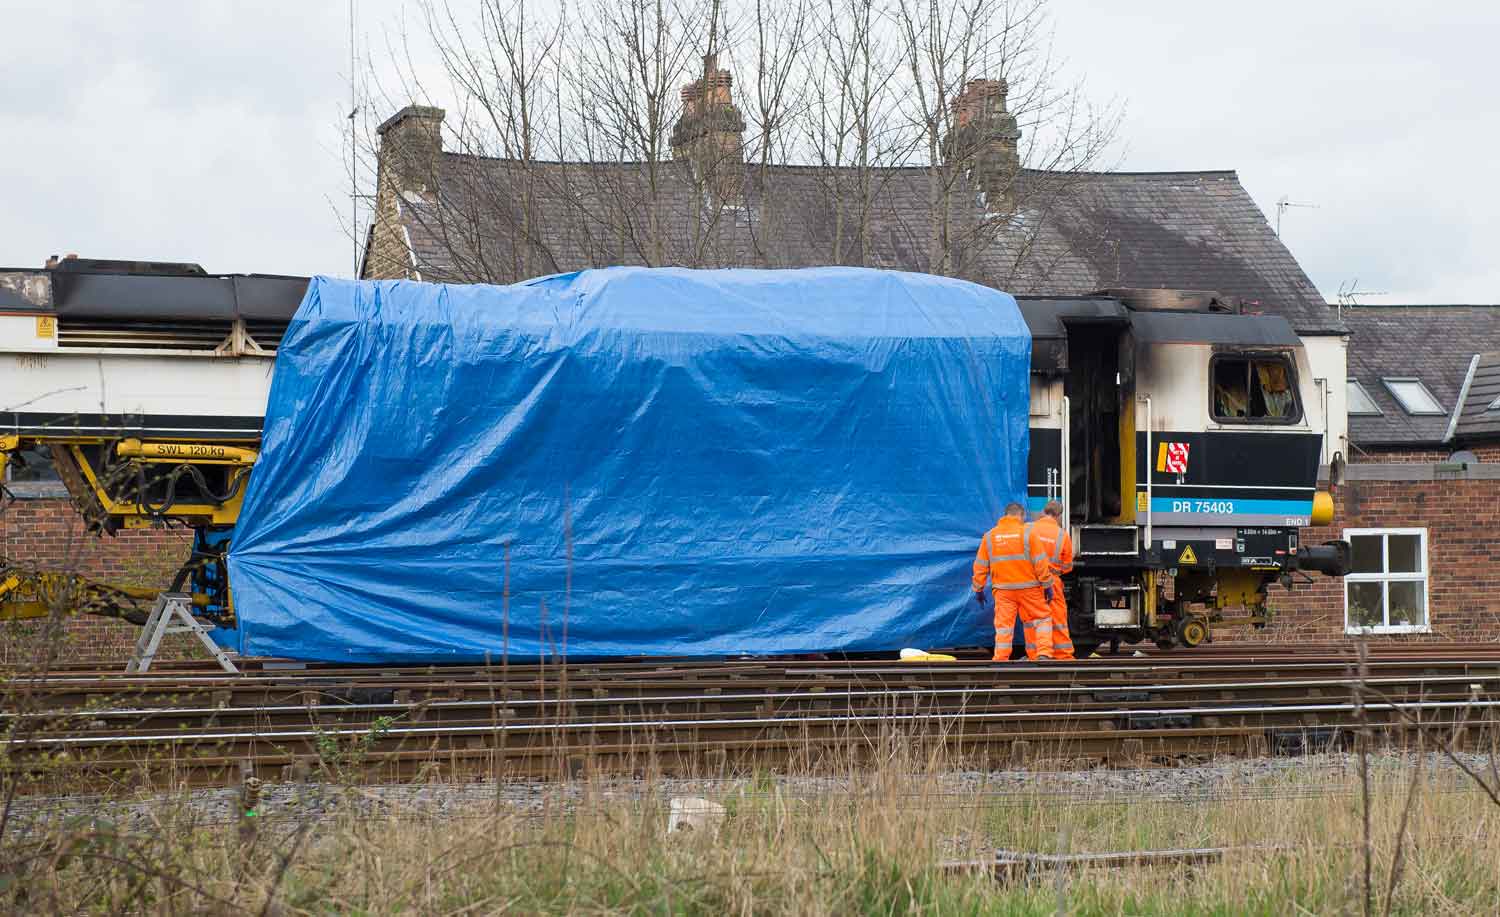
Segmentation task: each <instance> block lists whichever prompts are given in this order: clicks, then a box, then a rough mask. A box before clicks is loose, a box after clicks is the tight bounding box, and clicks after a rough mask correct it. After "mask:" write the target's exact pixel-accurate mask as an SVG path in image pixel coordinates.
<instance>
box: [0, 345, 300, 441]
mask: <svg viewBox="0 0 1500 917" xmlns="http://www.w3.org/2000/svg"><path fill="white" fill-rule="evenodd" d="M40 319H51V316H43V315H35V316H34V315H4V316H0V432H27V433H33V434H36V433H42V432H49V433H54V434H58V433H62V434H67V433H75V434H77V435H80V436H92V435H106V436H108V435H114V434H116V433H119V432H121V431H122V430H124V431H125V432H131V431H132V430H134V429H136V428H137V427H139V426H140V425H141V423H142V422H143V421H144V422H145V424H146V425H147V428H148V429H149V430H151V431H155V432H158V433H161V434H164V435H169V436H179V437H181V438H185V439H190V438H194V437H197V436H213V437H223V436H225V435H228V434H234V435H245V434H246V433H247V431H248V432H249V433H250V435H258V434H257V433H256V431H257V430H258V428H259V422H258V421H259V418H261V417H263V416H264V415H265V410H266V397H267V395H268V394H269V392H270V388H271V371H272V366H273V363H274V360H273V358H272V357H270V356H222V355H218V354H211V353H202V352H194V351H166V350H156V351H130V350H110V349H104V348H60V347H59V346H58V344H57V335H56V326H55V324H52V325H51V332H52V333H51V335H50V336H43V335H41V334H39V332H38V321H39V320H40ZM44 330H46V329H44ZM252 419H253V420H255V421H256V422H255V423H254V424H249V423H248V421H249V420H252Z"/></svg>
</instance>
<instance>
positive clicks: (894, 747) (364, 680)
mask: <svg viewBox="0 0 1500 917" xmlns="http://www.w3.org/2000/svg"><path fill="white" fill-rule="evenodd" d="M1356 668H1357V663H1356V661H1355V660H1354V658H1353V656H1352V654H1351V652H1350V651H1349V650H1348V649H1347V648H1346V647H1331V646H1330V647H1312V646H1302V647H1295V648H1285V647H1256V648H1238V647H1237V648H1235V649H1233V650H1219V651H1216V652H1212V653H1203V654H1198V653H1193V654H1188V653H1178V654H1162V655H1147V656H1143V657H1118V658H1115V657H1109V658H1104V659H1094V660H1086V661H1080V662H1077V663H1071V664H1067V663H1053V664H1050V665H1049V664H1040V665H1039V664H1029V663H1012V664H1009V665H994V664H990V663H988V662H983V661H980V660H977V659H976V660H972V661H970V660H962V661H959V662H956V663H929V664H906V663H893V662H889V661H834V660H769V659H756V660H738V661H713V662H693V661H667V660H647V661H631V662H609V663H569V664H567V665H558V664H552V665H546V664H536V665H509V666H503V667H494V666H491V667H482V666H455V667H439V666H421V667H392V666H378V667H332V666H310V667H305V668H283V667H278V665H277V664H276V663H274V662H263V663H260V664H258V665H254V666H252V667H249V668H248V670H247V671H246V673H245V674H243V675H241V676H239V677H227V676H223V675H222V674H214V673H211V672H208V671H207V670H204V669H202V668H201V667H195V666H188V665H182V666H174V667H169V668H166V669H163V670H160V671H158V672H154V673H151V674H149V675H142V676H125V675H119V674H112V673H111V674H106V673H103V672H101V671H98V670H96V669H92V668H90V667H89V666H87V665H79V666H69V667H60V668H58V669H56V670H54V671H52V672H50V673H48V675H47V676H46V677H45V678H38V679H24V678H22V679H15V680H12V681H11V683H10V690H9V695H10V696H9V697H8V698H7V703H6V704H5V706H4V709H3V710H0V723H3V725H4V728H5V730H6V733H7V735H9V736H10V740H9V741H8V742H7V743H6V746H5V754H4V766H5V767H6V769H7V771H8V775H9V776H10V777H13V778H18V779H20V780H21V781H22V782H23V783H24V784H25V785H26V786H27V788H29V789H34V790H37V791H49V790H56V789H58V788H60V787H67V788H69V789H72V790H74V791H76V789H77V788H78V787H81V786H87V787H90V788H108V787H111V786H129V785H136V784H139V783H141V782H143V781H144V782H156V783H165V784H184V783H185V784H191V785H215V784H223V783H227V782H231V781H233V780H236V779H238V778H239V777H240V776H241V774H242V773H254V774H255V775H256V776H258V777H261V778H262V779H279V778H282V777H290V776H298V775H300V774H310V773H312V772H313V771H318V770H323V771H338V772H340V773H344V774H349V773H357V774H358V776H359V778H360V779H372V780H402V779H412V778H415V777H418V776H424V775H443V776H447V777H464V776H480V775H492V774H504V775H506V776H509V777H515V778H549V777H559V776H570V775H577V774H580V773H587V772H625V773H631V772H653V773H656V772H660V773H675V774H722V773H732V772H744V771H747V770H750V769H755V768H788V767H790V768H804V769H818V768H828V767H845V766H860V765H861V764H863V763H865V762H868V761H872V760H876V759H880V758H882V757H886V756H890V755H894V754H903V753H907V754H909V753H912V752H914V751H920V752H921V753H923V754H930V753H938V752H941V753H942V754H944V755H946V756H948V760H951V761H953V762H954V763H955V764H958V763H963V764H966V765H970V766H984V767H993V766H998V765H1004V766H1014V765H1025V764H1028V763H1033V762H1035V761H1037V760H1038V759H1066V760H1068V761H1070V762H1073V763H1077V764H1084V763H1099V764H1131V765H1140V764H1150V763H1159V764H1171V763H1173V762H1176V761H1181V760H1200V759H1203V758H1208V757H1213V756H1217V755H1226V754H1230V755H1262V754H1268V753H1296V752H1300V751H1306V750H1310V749H1315V748H1328V747H1342V746H1345V745H1347V744H1348V743H1349V742H1350V741H1351V740H1352V737H1353V736H1354V735H1355V734H1356V732H1357V731H1358V730H1359V729H1360V728H1361V726H1363V727H1364V728H1367V729H1369V730H1371V731H1372V732H1373V733H1375V734H1377V735H1378V736H1379V737H1380V739H1381V740H1383V741H1387V742H1390V743H1395V744H1401V743H1409V742H1414V741H1415V740H1416V736H1417V733H1418V732H1423V731H1425V732H1427V733H1428V735H1427V736H1426V737H1425V738H1424V741H1425V742H1427V743H1428V746H1429V747H1431V745H1432V743H1433V742H1436V741H1449V740H1453V741H1456V742H1458V743H1460V744H1463V745H1466V746H1468V747H1478V748H1488V747H1489V743H1490V742H1491V737H1492V736H1494V734H1495V727H1496V726H1497V724H1500V645H1496V644H1487V645H1477V646H1468V647H1459V646H1443V647H1421V648H1411V649H1398V650H1391V649H1386V650H1383V651H1381V652H1375V653H1372V654H1371V655H1370V656H1369V658H1368V661H1367V664H1366V675H1365V678H1364V679H1363V680H1361V679H1360V678H1358V677H1357V672H1356Z"/></svg>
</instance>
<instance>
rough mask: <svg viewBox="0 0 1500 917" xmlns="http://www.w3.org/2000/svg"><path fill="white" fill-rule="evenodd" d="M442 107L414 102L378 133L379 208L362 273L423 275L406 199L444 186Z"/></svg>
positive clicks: (369, 274) (382, 276) (392, 276)
mask: <svg viewBox="0 0 1500 917" xmlns="http://www.w3.org/2000/svg"><path fill="white" fill-rule="evenodd" d="M443 115H444V112H443V110H442V109H441V108H433V107H432V106H429V105H408V106H406V107H405V108H403V109H401V110H400V111H398V112H396V113H395V114H394V115H391V116H390V117H389V118H387V119H385V122H384V123H382V124H381V125H380V126H379V127H378V128H376V129H375V131H376V133H378V134H379V135H380V150H379V152H378V153H377V154H376V157H375V161H376V168H377V173H376V177H375V212H374V213H373V214H372V225H371V227H370V237H369V242H368V244H367V245H366V247H365V256H364V261H363V263H362V264H361V265H360V276H361V277H375V278H405V279H410V280H420V279H422V275H421V270H420V266H419V265H418V264H417V255H416V252H415V250H414V249H413V248H412V246H411V239H410V237H409V236H408V234H407V231H406V229H405V227H404V224H403V223H402V217H401V213H402V199H403V197H405V195H406V194H408V193H417V194H427V193H428V192H432V191H435V190H436V189H437V185H438V163H439V160H441V158H442V155H443Z"/></svg>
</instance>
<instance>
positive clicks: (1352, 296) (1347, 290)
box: [1338, 277, 1390, 318]
mask: <svg viewBox="0 0 1500 917" xmlns="http://www.w3.org/2000/svg"><path fill="white" fill-rule="evenodd" d="M1389 295H1390V294H1389V293H1387V292H1386V291H1385V290H1361V289H1360V288H1359V278H1358V277H1356V278H1354V279H1353V280H1348V281H1345V282H1344V283H1341V284H1339V299H1338V308H1339V318H1343V317H1344V310H1345V309H1347V308H1350V307H1352V306H1357V305H1359V304H1360V303H1359V297H1361V296H1389Z"/></svg>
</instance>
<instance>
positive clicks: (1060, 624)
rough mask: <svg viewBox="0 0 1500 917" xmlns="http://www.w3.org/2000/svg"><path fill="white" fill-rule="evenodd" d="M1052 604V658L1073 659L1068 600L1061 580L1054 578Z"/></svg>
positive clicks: (1050, 610)
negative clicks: (1064, 595) (1069, 631)
mask: <svg viewBox="0 0 1500 917" xmlns="http://www.w3.org/2000/svg"><path fill="white" fill-rule="evenodd" d="M1054 583H1055V585H1054V587H1053V589H1052V604H1051V606H1049V607H1048V609H1047V610H1048V611H1049V612H1050V617H1051V618H1052V658H1053V659H1073V658H1074V656H1073V637H1072V636H1071V635H1070V634H1069V633H1068V600H1067V599H1066V598H1064V597H1063V587H1062V581H1061V580H1054Z"/></svg>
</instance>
